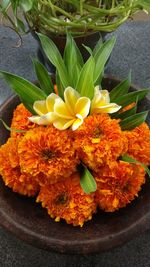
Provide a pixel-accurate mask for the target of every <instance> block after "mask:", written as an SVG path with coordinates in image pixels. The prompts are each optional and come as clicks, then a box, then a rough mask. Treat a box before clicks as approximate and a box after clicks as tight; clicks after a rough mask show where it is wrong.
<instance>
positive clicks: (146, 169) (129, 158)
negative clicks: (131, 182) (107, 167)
mask: <svg viewBox="0 0 150 267" xmlns="http://www.w3.org/2000/svg"><path fill="white" fill-rule="evenodd" d="M121 160H122V161H125V162H128V163H135V164H139V165H141V166H142V167H143V168H144V169H145V171H146V172H147V174H148V176H149V177H150V170H149V168H148V166H146V165H145V164H144V163H142V162H140V161H138V160H136V159H134V158H132V157H130V156H129V155H127V154H125V155H123V156H122V157H121Z"/></svg>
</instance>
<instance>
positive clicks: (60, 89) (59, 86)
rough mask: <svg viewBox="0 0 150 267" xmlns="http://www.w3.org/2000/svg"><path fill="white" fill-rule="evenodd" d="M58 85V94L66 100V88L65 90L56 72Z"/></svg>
mask: <svg viewBox="0 0 150 267" xmlns="http://www.w3.org/2000/svg"><path fill="white" fill-rule="evenodd" d="M56 84H57V89H58V94H59V96H60V97H61V98H62V99H63V98H64V88H63V85H62V83H61V81H60V78H59V74H58V71H57V70H56Z"/></svg>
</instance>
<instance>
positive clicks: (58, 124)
mask: <svg viewBox="0 0 150 267" xmlns="http://www.w3.org/2000/svg"><path fill="white" fill-rule="evenodd" d="M74 120H75V119H72V120H66V119H62V118H58V119H57V120H56V121H54V123H53V125H54V127H55V128H57V129H58V130H66V129H67V128H69V127H70V126H71V125H72V124H73V122H74Z"/></svg>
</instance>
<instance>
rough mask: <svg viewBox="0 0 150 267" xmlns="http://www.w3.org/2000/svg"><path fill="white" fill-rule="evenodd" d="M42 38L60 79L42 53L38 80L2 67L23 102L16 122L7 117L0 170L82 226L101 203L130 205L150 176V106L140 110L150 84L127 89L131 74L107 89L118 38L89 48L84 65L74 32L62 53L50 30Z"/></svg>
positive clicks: (58, 215) (16, 187) (107, 207)
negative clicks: (109, 63) (109, 64)
mask: <svg viewBox="0 0 150 267" xmlns="http://www.w3.org/2000/svg"><path fill="white" fill-rule="evenodd" d="M38 36H39V38H40V41H41V45H42V47H43V49H44V52H45V53H46V55H47V57H48V58H49V60H50V61H51V62H52V64H53V65H54V66H55V67H56V76H55V81H52V79H51V76H50V75H49V74H48V72H47V70H46V69H45V67H44V66H43V65H42V64H41V63H40V62H39V61H38V60H35V59H33V64H34V67H35V71H36V74H37V78H38V85H36V84H32V83H30V82H29V81H27V80H25V79H23V78H21V77H19V76H16V75H14V74H11V73H8V72H5V71H1V75H2V76H3V77H4V78H5V80H6V81H7V82H8V84H9V85H10V86H11V87H12V89H13V90H14V91H15V92H16V93H17V94H18V95H19V97H20V100H21V102H22V103H21V104H19V105H18V106H17V107H16V108H15V110H14V113H13V118H12V122H11V126H10V127H9V126H7V125H6V124H5V122H4V121H2V119H1V121H2V122H3V124H4V125H5V126H6V127H7V128H8V129H9V130H10V131H11V134H10V138H9V139H8V141H7V142H6V143H5V144H4V145H2V146H1V147H0V174H1V177H2V179H3V181H4V183H5V185H6V186H8V187H10V188H11V189H12V190H13V191H14V192H17V193H19V194H22V195H26V196H29V197H30V196H34V197H36V201H37V202H41V203H42V207H43V208H46V209H47V211H48V214H49V215H50V217H51V218H53V219H55V221H57V222H58V221H60V219H64V220H65V221H66V222H67V223H68V224H72V225H74V226H83V224H84V222H86V221H88V220H90V219H92V215H93V214H94V213H95V212H96V211H97V209H98V208H100V209H102V210H104V211H105V212H114V211H116V210H118V209H120V208H122V207H125V206H126V205H127V204H129V203H130V202H131V201H132V200H133V199H134V198H135V197H136V196H138V192H139V191H140V190H141V187H142V185H143V184H144V183H145V176H146V172H147V173H148V174H149V175H150V171H149V169H148V166H149V165H150V129H149V126H148V124H147V123H146V122H145V120H146V117H147V115H148V111H143V112H140V113H138V112H137V107H138V102H139V101H140V100H141V99H142V98H144V97H145V95H146V94H147V93H148V92H149V91H150V89H143V90H139V91H134V92H128V89H129V87H130V83H131V74H129V76H128V78H127V79H126V80H124V81H123V82H121V83H120V84H118V86H116V87H115V88H113V89H112V90H111V91H110V92H108V90H107V88H102V78H103V74H104V66H105V63H106V62H107V60H108V58H109V56H110V54H111V51H112V49H113V46H114V44H115V38H111V39H110V40H107V41H106V42H105V43H101V42H98V44H97V45H96V47H95V48H94V50H93V51H92V50H91V49H90V48H88V47H85V49H87V50H88V52H89V59H88V60H87V61H86V62H85V63H84V62H83V59H82V56H81V54H80V51H79V49H78V47H77V45H76V43H75V41H74V40H73V38H72V36H71V35H70V34H69V33H68V34H67V42H66V47H65V51H64V56H63V58H62V56H61V55H60V52H59V50H58V49H57V47H56V46H55V44H54V43H53V42H52V41H51V40H50V39H49V38H48V37H47V36H45V35H42V34H38Z"/></svg>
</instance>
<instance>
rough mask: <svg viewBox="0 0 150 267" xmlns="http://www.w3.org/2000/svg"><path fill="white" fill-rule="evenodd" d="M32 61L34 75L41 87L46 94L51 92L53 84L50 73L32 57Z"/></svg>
mask: <svg viewBox="0 0 150 267" xmlns="http://www.w3.org/2000/svg"><path fill="white" fill-rule="evenodd" d="M32 61H33V64H34V68H35V72H36V76H37V78H38V81H39V84H40V87H41V89H43V91H44V92H45V93H46V95H49V94H51V93H53V92H54V86H53V83H52V80H51V77H50V74H49V73H48V71H47V69H46V68H45V67H44V65H43V64H42V63H41V62H40V61H38V60H37V59H32Z"/></svg>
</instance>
